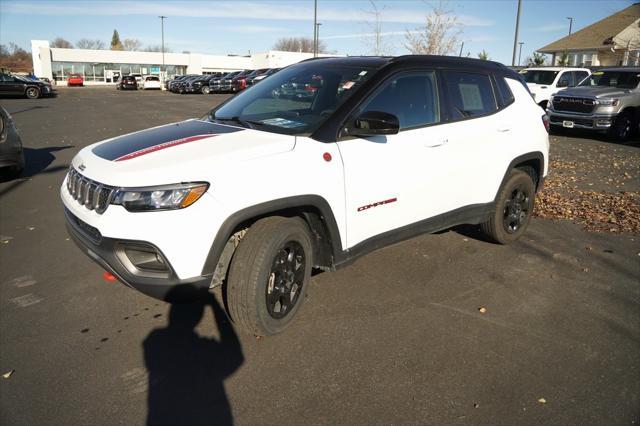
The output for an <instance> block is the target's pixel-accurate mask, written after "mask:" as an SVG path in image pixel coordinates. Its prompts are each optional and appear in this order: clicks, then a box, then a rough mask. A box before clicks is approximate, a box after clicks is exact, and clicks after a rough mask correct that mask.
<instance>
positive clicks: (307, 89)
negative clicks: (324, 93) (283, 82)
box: [304, 85, 318, 92]
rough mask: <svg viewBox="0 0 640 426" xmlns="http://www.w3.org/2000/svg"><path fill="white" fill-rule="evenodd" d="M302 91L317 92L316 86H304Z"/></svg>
mask: <svg viewBox="0 0 640 426" xmlns="http://www.w3.org/2000/svg"><path fill="white" fill-rule="evenodd" d="M304 90H306V91H307V92H315V91H316V90H318V88H317V87H316V86H311V85H306V86H305V87H304Z"/></svg>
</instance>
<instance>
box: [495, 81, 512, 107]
mask: <svg viewBox="0 0 640 426" xmlns="http://www.w3.org/2000/svg"><path fill="white" fill-rule="evenodd" d="M495 80H496V89H497V92H498V93H497V94H498V104H499V105H500V108H504V107H506V106H508V105H511V104H512V103H513V102H514V101H515V98H514V96H513V92H511V89H510V88H509V85H508V84H507V81H506V80H505V78H504V77H501V76H496V77H495Z"/></svg>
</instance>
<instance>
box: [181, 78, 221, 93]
mask: <svg viewBox="0 0 640 426" xmlns="http://www.w3.org/2000/svg"><path fill="white" fill-rule="evenodd" d="M213 77H214V76H213V75H211V74H209V75H201V76H198V77H196V78H194V79H193V80H189V81H188V82H187V83H186V84H185V93H202V94H205V95H207V94H209V91H210V89H209V80H211V79H212V78H213Z"/></svg>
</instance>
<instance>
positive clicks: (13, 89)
mask: <svg viewBox="0 0 640 426" xmlns="http://www.w3.org/2000/svg"><path fill="white" fill-rule="evenodd" d="M54 94H55V92H54V91H53V88H52V87H51V84H49V83H47V82H44V81H40V80H31V79H28V78H26V77H20V76H17V75H11V74H0V96H5V95H14V96H15V95H18V96H26V97H27V98H29V99H36V98H39V97H42V96H52V95H54Z"/></svg>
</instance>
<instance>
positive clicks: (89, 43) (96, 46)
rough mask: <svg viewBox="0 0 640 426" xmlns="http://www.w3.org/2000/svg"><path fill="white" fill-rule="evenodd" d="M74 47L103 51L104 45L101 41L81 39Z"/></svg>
mask: <svg viewBox="0 0 640 426" xmlns="http://www.w3.org/2000/svg"><path fill="white" fill-rule="evenodd" d="M76 47H77V48H78V49H93V50H103V49H104V47H105V44H104V42H103V41H102V40H98V39H96V40H89V39H88V38H81V39H80V40H78V41H77V42H76Z"/></svg>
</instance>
